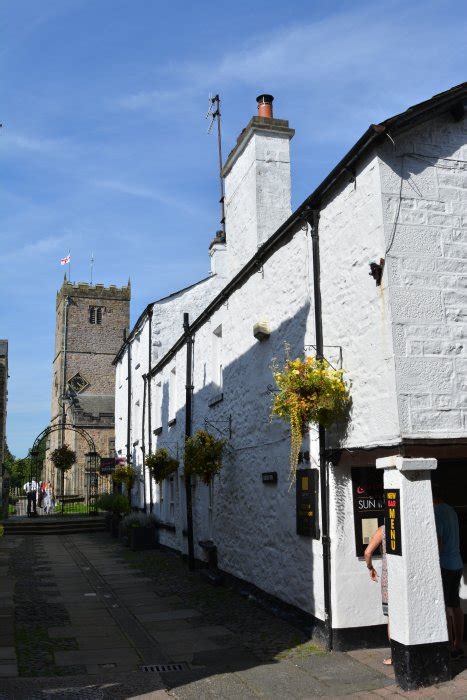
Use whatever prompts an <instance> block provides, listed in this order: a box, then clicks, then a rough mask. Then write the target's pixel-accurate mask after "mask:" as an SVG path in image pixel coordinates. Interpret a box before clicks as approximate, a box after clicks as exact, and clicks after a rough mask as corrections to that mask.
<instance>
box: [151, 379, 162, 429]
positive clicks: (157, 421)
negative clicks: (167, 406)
mask: <svg viewBox="0 0 467 700" xmlns="http://www.w3.org/2000/svg"><path fill="white" fill-rule="evenodd" d="M153 406H154V427H155V428H156V429H157V428H160V427H161V426H162V382H157V384H156V390H155V396H154V403H153Z"/></svg>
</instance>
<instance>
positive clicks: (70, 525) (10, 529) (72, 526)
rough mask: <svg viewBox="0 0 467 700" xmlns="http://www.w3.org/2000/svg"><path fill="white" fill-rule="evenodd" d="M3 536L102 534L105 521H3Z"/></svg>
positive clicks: (92, 519) (94, 518)
mask: <svg viewBox="0 0 467 700" xmlns="http://www.w3.org/2000/svg"><path fill="white" fill-rule="evenodd" d="M2 524H3V526H4V528H5V535H70V534H79V533H80V532H102V531H104V530H105V521H104V518H102V517H90V518H87V517H83V518H81V519H78V518H69V517H68V516H63V517H61V518H60V517H54V518H53V519H52V518H50V519H49V518H40V517H39V518H25V519H24V520H23V519H21V520H19V519H18V520H14V519H9V520H6V521H3V523H2Z"/></svg>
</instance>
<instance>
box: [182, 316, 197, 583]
mask: <svg viewBox="0 0 467 700" xmlns="http://www.w3.org/2000/svg"><path fill="white" fill-rule="evenodd" d="M183 330H184V333H185V338H186V384H185V438H188V437H191V400H192V397H193V377H192V356H193V336H192V335H191V332H190V323H189V316H188V314H187V313H184V314H183ZM185 493H186V522H187V534H188V568H189V569H190V571H193V569H194V568H195V550H194V545H193V498H192V492H191V476H189V475H188V474H187V473H186V472H185Z"/></svg>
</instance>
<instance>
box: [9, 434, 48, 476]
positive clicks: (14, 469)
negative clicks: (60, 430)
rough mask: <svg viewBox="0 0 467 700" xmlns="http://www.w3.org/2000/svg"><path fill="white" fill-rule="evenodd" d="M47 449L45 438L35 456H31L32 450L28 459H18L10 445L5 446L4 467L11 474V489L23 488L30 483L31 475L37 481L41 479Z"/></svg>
mask: <svg viewBox="0 0 467 700" xmlns="http://www.w3.org/2000/svg"><path fill="white" fill-rule="evenodd" d="M45 448H46V440H45V437H44V438H43V439H42V440H41V441H40V443H39V445H38V446H37V447H36V449H35V454H34V456H32V454H31V451H32V448H31V449H30V450H29V451H28V456H27V457H21V458H19V459H17V458H16V457H15V456H14V455H12V454H11V452H10V450H9V449H8V445H6V446H5V459H4V465H5V469H7V470H8V472H9V473H10V486H11V488H22V486H23V485H24V484H25V483H26V482H27V481H29V479H30V477H31V475H32V476H33V477H34V478H36V479H39V478H40V475H41V473H42V466H43V464H44V459H45Z"/></svg>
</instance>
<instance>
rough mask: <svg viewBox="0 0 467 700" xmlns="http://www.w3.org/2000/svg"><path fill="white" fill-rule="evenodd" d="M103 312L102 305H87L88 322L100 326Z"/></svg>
mask: <svg viewBox="0 0 467 700" xmlns="http://www.w3.org/2000/svg"><path fill="white" fill-rule="evenodd" d="M103 312H104V307H103V306H90V307H89V323H92V324H93V325H98V326H100V325H101V324H102V314H103Z"/></svg>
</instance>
